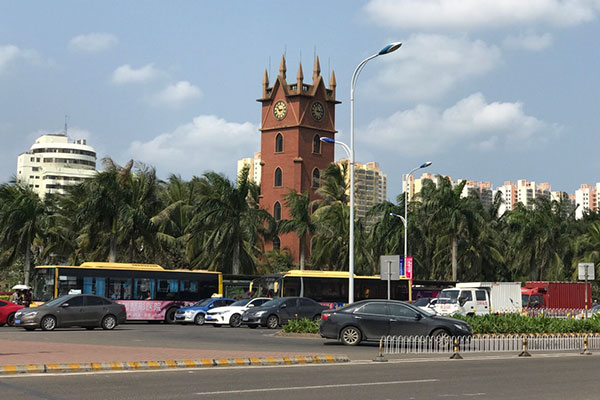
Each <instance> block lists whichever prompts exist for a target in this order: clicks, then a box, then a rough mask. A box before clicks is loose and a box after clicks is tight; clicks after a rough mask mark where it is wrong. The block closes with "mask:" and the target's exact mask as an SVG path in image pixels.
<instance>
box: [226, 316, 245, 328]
mask: <svg viewBox="0 0 600 400" xmlns="http://www.w3.org/2000/svg"><path fill="white" fill-rule="evenodd" d="M241 324H242V316H241V315H240V314H233V315H232V316H231V317H230V318H229V326H231V327H232V328H237V327H238V326H240V325H241Z"/></svg>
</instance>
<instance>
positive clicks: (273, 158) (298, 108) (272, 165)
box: [258, 55, 340, 263]
mask: <svg viewBox="0 0 600 400" xmlns="http://www.w3.org/2000/svg"><path fill="white" fill-rule="evenodd" d="M286 72H287V67H286V60H285V55H283V56H282V57H281V63H280V65H279V75H278V76H277V77H276V78H275V80H274V82H273V85H272V86H269V80H268V77H267V75H266V72H265V76H264V78H263V91H262V98H260V99H258V101H259V102H260V103H261V104H262V107H261V108H262V112H261V127H260V131H261V146H260V148H261V164H262V168H261V170H262V176H261V188H260V189H261V198H260V205H261V207H263V208H264V209H266V210H267V211H268V212H269V213H271V215H273V217H274V218H275V219H276V220H282V219H290V218H291V216H290V214H289V211H288V209H287V207H286V206H285V195H286V194H287V193H288V192H289V191H290V190H295V191H296V192H298V193H306V192H309V193H310V198H311V200H314V199H315V198H317V197H318V196H317V194H316V190H317V189H318V188H319V185H320V178H321V176H322V174H323V171H324V170H325V169H326V168H327V166H328V165H329V164H330V163H332V162H333V161H334V146H321V141H320V139H321V138H322V137H328V138H331V139H333V138H334V136H335V133H336V132H337V131H336V129H335V106H336V105H337V104H339V103H340V102H339V101H338V100H336V98H335V75H333V74H332V78H331V80H330V88H327V87H326V86H325V82H324V80H323V77H322V76H321V66H320V64H319V57H318V56H315V64H314V68H313V74H312V84H308V83H306V82H304V74H303V72H302V64H301V63H300V64H299V67H298V73H297V76H296V82H292V83H288V82H287V80H286ZM306 239H307V240H306V243H310V238H306ZM272 248H280V249H281V250H286V251H288V252H289V253H290V255H291V256H292V259H293V260H294V262H295V263H297V262H298V260H299V258H300V252H301V249H300V240H299V238H298V237H297V236H296V235H295V234H294V233H293V232H292V233H288V234H285V235H281V236H280V237H278V238H276V239H275V240H274V241H273V243H267V244H266V250H270V249H272ZM305 254H306V255H308V249H305Z"/></svg>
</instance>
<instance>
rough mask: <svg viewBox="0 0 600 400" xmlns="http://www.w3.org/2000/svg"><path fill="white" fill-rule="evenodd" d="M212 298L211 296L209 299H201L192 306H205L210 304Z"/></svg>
mask: <svg viewBox="0 0 600 400" xmlns="http://www.w3.org/2000/svg"><path fill="white" fill-rule="evenodd" d="M211 300H212V299H211V298H210V297H209V298H208V299H203V300H200V301H199V302H197V303H194V305H193V306H192V307H203V306H207V305H208V303H210V302H211Z"/></svg>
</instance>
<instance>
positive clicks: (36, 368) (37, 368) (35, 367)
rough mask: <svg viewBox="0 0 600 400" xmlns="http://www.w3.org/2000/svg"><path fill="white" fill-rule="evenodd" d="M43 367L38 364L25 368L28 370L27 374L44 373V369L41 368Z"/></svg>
mask: <svg viewBox="0 0 600 400" xmlns="http://www.w3.org/2000/svg"><path fill="white" fill-rule="evenodd" d="M40 367H41V365H38V364H27V365H26V366H25V368H27V372H43V371H44V370H43V368H40Z"/></svg>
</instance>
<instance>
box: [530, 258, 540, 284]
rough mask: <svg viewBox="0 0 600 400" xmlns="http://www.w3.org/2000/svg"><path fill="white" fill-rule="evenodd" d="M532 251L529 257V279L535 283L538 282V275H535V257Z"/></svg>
mask: <svg viewBox="0 0 600 400" xmlns="http://www.w3.org/2000/svg"><path fill="white" fill-rule="evenodd" d="M533 254H534V253H533V251H532V252H531V256H530V257H529V277H530V278H531V280H532V281H537V280H539V277H538V274H537V268H536V265H535V256H534V255H533Z"/></svg>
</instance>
